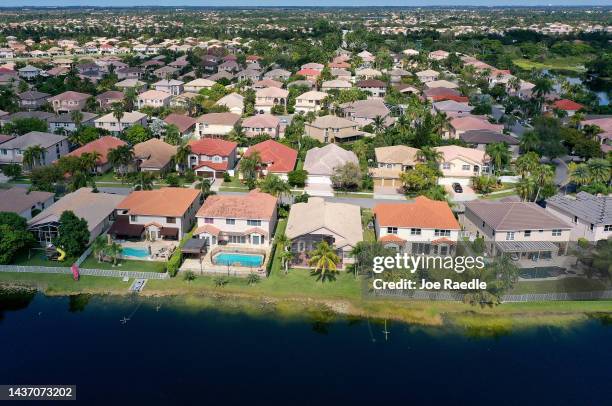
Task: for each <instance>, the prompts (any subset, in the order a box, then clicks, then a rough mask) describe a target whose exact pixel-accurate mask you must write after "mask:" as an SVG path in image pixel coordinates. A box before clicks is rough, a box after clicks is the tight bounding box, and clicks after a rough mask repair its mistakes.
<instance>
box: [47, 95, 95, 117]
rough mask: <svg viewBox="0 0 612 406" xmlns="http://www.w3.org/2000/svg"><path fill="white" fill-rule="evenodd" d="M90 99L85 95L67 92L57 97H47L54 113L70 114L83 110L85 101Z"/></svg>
mask: <svg viewBox="0 0 612 406" xmlns="http://www.w3.org/2000/svg"><path fill="white" fill-rule="evenodd" d="M90 97H91V96H90V95H88V94H87V93H79V92H74V91H67V92H64V93H60V94H58V95H57V96H53V97H49V98H48V99H47V100H48V101H49V103H51V106H52V107H53V111H55V112H56V113H71V112H73V111H81V110H83V109H84V108H85V104H86V103H87V99H89V98H90Z"/></svg>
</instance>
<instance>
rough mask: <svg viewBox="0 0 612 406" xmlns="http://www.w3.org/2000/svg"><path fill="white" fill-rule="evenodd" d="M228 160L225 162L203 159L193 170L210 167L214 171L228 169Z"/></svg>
mask: <svg viewBox="0 0 612 406" xmlns="http://www.w3.org/2000/svg"><path fill="white" fill-rule="evenodd" d="M227 164H228V162H227V161H223V162H213V161H202V162H200V164H199V165H198V166H196V167H194V168H193V170H195V171H197V170H198V169H200V168H210V169H212V170H214V171H226V170H227Z"/></svg>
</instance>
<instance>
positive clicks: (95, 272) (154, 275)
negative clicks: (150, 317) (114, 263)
mask: <svg viewBox="0 0 612 406" xmlns="http://www.w3.org/2000/svg"><path fill="white" fill-rule="evenodd" d="M0 272H16V273H41V274H66V275H71V274H72V270H71V269H70V268H67V267H52V266H21V265H0ZM79 274H81V275H85V276H102V277H111V278H125V277H127V278H139V279H159V280H163V279H168V278H169V275H168V273H158V272H136V271H120V270H118V269H83V268H80V269H79Z"/></svg>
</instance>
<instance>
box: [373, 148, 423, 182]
mask: <svg viewBox="0 0 612 406" xmlns="http://www.w3.org/2000/svg"><path fill="white" fill-rule="evenodd" d="M418 153H419V150H418V149H416V148H412V147H408V146H406V145H393V146H389V147H378V148H374V155H375V156H376V166H375V167H374V168H370V175H371V176H372V178H373V179H374V187H375V188H380V189H384V188H391V189H393V190H396V191H397V190H399V189H400V188H401V187H402V183H401V181H400V175H401V174H402V173H403V172H406V171H408V170H410V169H413V168H414V166H415V165H416V164H417V163H418V162H419V158H418Z"/></svg>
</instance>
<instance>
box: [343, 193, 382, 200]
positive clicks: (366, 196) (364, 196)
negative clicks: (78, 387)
mask: <svg viewBox="0 0 612 406" xmlns="http://www.w3.org/2000/svg"><path fill="white" fill-rule="evenodd" d="M334 196H335V197H349V198H361V199H372V198H373V197H374V194H373V193H371V192H363V193H351V192H334Z"/></svg>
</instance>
